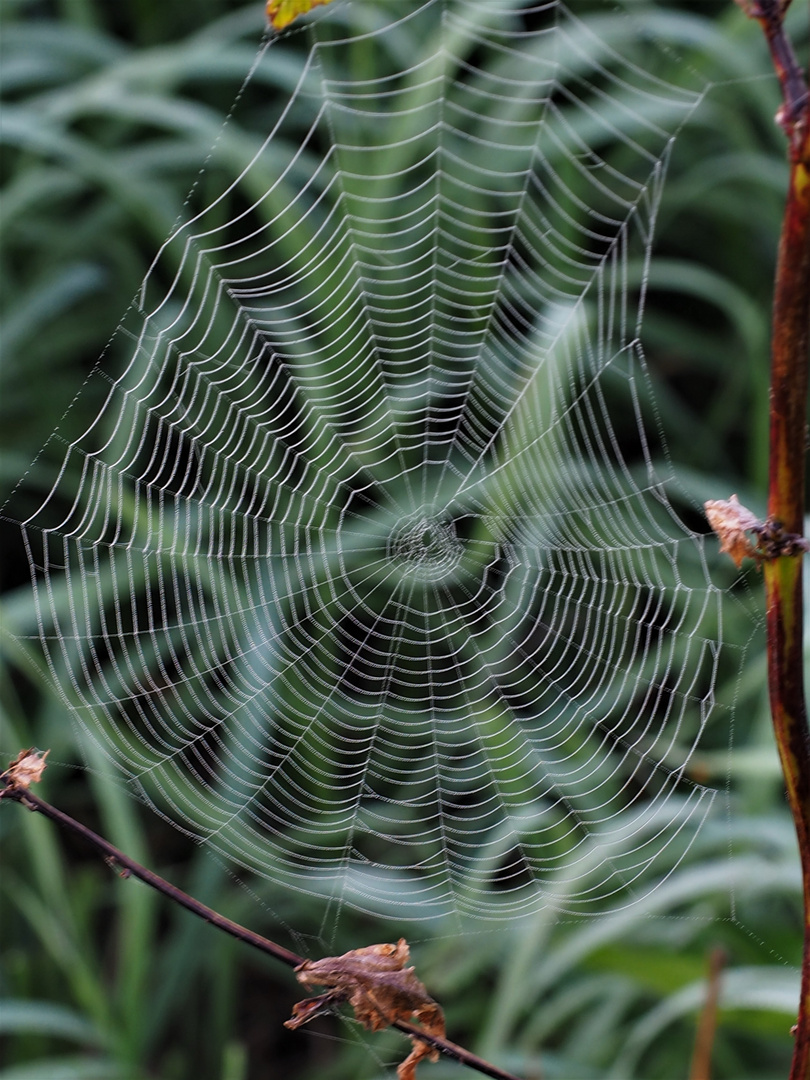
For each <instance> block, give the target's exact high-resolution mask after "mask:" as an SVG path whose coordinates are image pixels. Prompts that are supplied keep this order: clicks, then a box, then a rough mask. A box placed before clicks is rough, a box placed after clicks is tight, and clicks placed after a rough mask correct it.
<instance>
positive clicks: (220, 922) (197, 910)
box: [0, 773, 520, 1080]
mask: <svg viewBox="0 0 810 1080" xmlns="http://www.w3.org/2000/svg"><path fill="white" fill-rule="evenodd" d="M0 799H9V800H12V801H14V802H18V803H21V804H22V805H23V806H25V807H27V808H28V809H29V810H34V811H36V812H37V813H40V814H43V815H44V816H45V817H47V818H50V820H51V821H54V822H56V824H57V825H61V826H62V828H65V829H68V830H69V831H70V832H72V833H75V834H76V835H78V836H81V837H82V838H83V839H84V840H86V841H87V842H88V843H89V844H90V845H91V846H92V847H94V848H95V849H96V850H97V851H99V852H101V854H102V855H103V856H104V857H105V859H106V860H107V862H109V863H110V865H112V866H113V867H114V868H115V869H117V870H118V871H119V872H121V873H123V875H124V876H126V877H129V876H130V875H132V877H136V878H139V879H140V880H141V881H143V882H144V883H145V884H147V885H149V886H150V887H151V888H153V889H155V890H156V891H157V892H159V893H162V894H163V896H165V897H167V898H168V899H169V900H172V901H173V902H174V903H175V904H179V905H180V906H181V907H184V908H186V910H187V911H190V912H192V914H194V915H197V916H198V917H199V918H201V919H204V920H205V921H206V922H209V923H211V924H212V926H216V927H217V929H219V930H224V931H225V933H226V934H230V935H231V937H235V938H237V939H238V940H239V941H242V942H244V943H245V944H246V945H250V946H251V947H252V948H254V949H258V950H259V951H260V952H263V953H267V954H268V955H269V956H272V957H273V958H274V959H276V960H280V961H281V962H282V963H283V964H287V966H288V967H292V968H296V967H298V965H299V964H302V963H303V962H304V958H303V957H302V956H297V955H296V954H295V953H294V952H290V950H289V949H285V948H284V947H283V946H282V945H277V944H276V943H275V942H274V941H270V940H269V938H266V937H262V935H261V934H256V933H254V931H252V930H248V929H247V927H245V926H240V924H239V923H236V922H233V920H231V919H226V918H225V916H224V915H220V914H219V912H217V911H214V909H213V908H210V907H207V906H206V905H205V904H202V903H200V901H199V900H195V899H194V897H193V896H189V895H188V893H184V892H183V891H182V890H181V889H178V888H177V886H175V885H172V884H171V883H170V882H168V881H166V879H165V878H162V877H160V876H159V875H158V874H155V873H154V872H153V871H152V870H148V869H147V868H146V867H145V866H141V864H140V863H138V862H136V861H135V860H134V859H131V858H130V857H129V856H128V855H125V854H124V853H123V852H122V851H119V850H118V848H117V847H115V846H114V845H113V844H111V843H110V842H109V841H108V840H105V839H104V837H103V836H99V834H98V833H96V832H93V830H92V829H88V828H87V826H86V825H82V823H81V822H80V821H77V820H76V819H75V818H72V817H70V815H69V814H66V813H64V811H62V810H59V809H57V807H55V806H51V804H50V803H47V802H45V800H44V799H40V798H39V797H38V796H37V795H34V794H33V792H31V791H29V790H28V788H27V787H25V786H23V785H21V784H16V783H14V782H13V781H12V780H10V779H9V775H8V773H2V774H0ZM391 1027H395V1028H396V1029H397V1030H398V1031H401V1032H402V1034H403V1035H408V1036H411V1037H413V1036H415V1037H416V1038H418V1039H420V1040H421V1041H422V1042H426V1043H429V1044H430V1045H431V1046H434V1047H435V1048H436V1049H437V1050H439V1051H440V1052H441V1053H443V1054H446V1055H447V1056H448V1057H451V1058H453V1059H454V1060H455V1061H458V1062H459V1063H460V1064H462V1065H466V1066H467V1067H468V1068H470V1069H474V1070H475V1071H476V1072H479V1073H482V1074H483V1075H484V1076H490V1077H492V1078H493V1080H520V1078H519V1077H517V1076H515V1075H514V1074H513V1073H508V1072H505V1071H504V1070H503V1069H499V1068H498V1066H497V1065H491V1064H490V1063H489V1062H488V1061H484V1059H483V1058H480V1057H478V1055H477V1054H473V1053H472V1052H471V1051H469V1050H465V1049H464V1047H463V1046H459V1045H458V1044H457V1043H454V1042H451V1041H450V1040H449V1039H444V1038H441V1037H440V1036H438V1035H431V1034H429V1033H428V1032H426V1031H423V1030H422V1029H421V1028H420V1027H417V1026H416V1025H415V1024H409V1023H406V1022H405V1021H404V1020H395V1021H394V1022H393V1023H392V1024H391Z"/></svg>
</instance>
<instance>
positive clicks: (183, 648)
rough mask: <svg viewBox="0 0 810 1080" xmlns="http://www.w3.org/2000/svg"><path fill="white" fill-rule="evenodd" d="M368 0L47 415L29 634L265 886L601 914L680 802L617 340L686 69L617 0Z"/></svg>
mask: <svg viewBox="0 0 810 1080" xmlns="http://www.w3.org/2000/svg"><path fill="white" fill-rule="evenodd" d="M395 9H396V10H395ZM364 10H365V9H364V8H363V5H358V4H354V5H348V4H342V3H341V2H340V0H337V2H336V3H335V4H334V5H332V6H330V7H329V8H323V9H319V12H318V16H317V17H316V18H314V19H313V20H312V23H311V27H310V29H308V30H307V33H308V34H309V35H311V36H310V47H309V52H308V56H307V61H306V65H305V67H304V71H303V75H302V77H301V80H300V82H299V84H298V86H297V88H296V89H295V91H294V93H293V94H292V95H291V97H290V99H289V101H287V102H285V103H284V105H283V107H282V108H280V109H279V110H278V116H277V119H276V120H275V122H274V124H273V125H272V128H271V130H269V133H268V136H267V139H266V141H265V142H264V143H263V144H262V145H261V146H259V147H258V148H257V150H256V153H255V155H254V156H253V157H252V159H251V160H250V161H249V163H248V164H247V165H246V167H245V168H244V170H243V171H242V173H241V174H240V175H239V177H238V178H237V179H236V180H235V181H234V183H233V184H232V185H231V186H230V187H229V188H227V189H226V190H223V191H222V192H221V193H220V194H219V195H217V196H216V197H214V198H213V199H211V201H210V202H209V203H208V204H207V205H204V206H200V207H199V208H196V209H195V210H194V211H193V212H192V211H190V212H189V215H188V219H187V220H185V221H183V222H182V223H180V224H179V225H178V227H177V228H176V230H175V231H174V232H173V234H172V235H171V236H170V237H169V238H168V240H167V241H166V243H165V245H164V246H163V248H162V250H161V251H160V252H159V254H158V256H157V258H156V260H155V262H154V264H153V266H152V268H151V270H150V273H149V275H148V276H147V278H146V280H145V281H144V284H143V287H142V290H141V292H140V294H139V296H138V297H137V299H136V302H135V303H134V304H133V306H132V308H131V310H130V311H129V312H128V313H127V315H126V317H125V318H124V320H123V322H122V324H121V326H120V328H119V331H118V334H117V338H116V347H117V349H118V350H119V352H120V353H121V355H123V356H124V362H123V363H122V364H121V367H120V369H116V370H110V368H111V367H112V366H113V365H112V364H111V361H110V360H109V358H108V359H105V360H102V361H101V362H100V364H99V366H98V368H97V369H96V371H95V372H94V374H93V375H92V376H91V382H93V383H99V382H102V383H103V382H104V381H105V380H106V381H107V383H108V384H109V386H108V390H107V392H106V398H105V400H104V404H103V407H102V408H101V409H100V411H99V413H98V416H97V417H96V420H95V421H94V423H93V425H92V426H91V428H90V429H89V430H86V431H83V432H75V431H71V414H70V412H69V413H68V414H67V415H66V418H65V420H64V422H63V424H62V425H61V427H60V429H59V431H58V432H57V435H56V438H55V441H54V444H53V445H54V446H60V447H61V450H60V464H59V466H58V469H57V472H56V474H55V482H54V484H53V487H52V489H51V491H50V492H49V494H48V496H47V498H46V499H45V500H44V501H43V503H42V505H41V506H40V507H39V509H38V510H37V511H36V513H34V514H33V515H31V516H30V517H28V518H27V519H26V520H25V522H23V523H22V530H23V535H24V538H25V541H26V545H27V549H28V552H29V559H30V564H31V568H32V579H33V582H34V588H35V590H36V595H37V600H38V606H39V619H40V639H41V645H42V648H43V650H44V654H45V657H46V659H47V663H48V667H49V670H50V673H51V676H52V679H53V681H54V683H55V685H56V686H57V687H58V688H59V690H60V693H61V694H62V695H63V698H64V700H65V701H66V703H67V704H68V706H69V708H70V710H71V713H72V715H73V716H74V717H75V719H76V721H77V722H78V724H79V725H80V726H81V728H82V729H83V730H84V731H85V732H86V733H87V734H88V735H89V736H90V737H91V738H92V739H93V740H94V741H95V742H96V743H97V745H98V746H99V747H100V748H101V749H102V750H103V751H104V753H105V754H107V755H108V756H109V757H110V758H111V759H112V760H113V761H114V762H115V764H116V766H117V768H118V769H119V770H120V772H121V774H122V775H123V776H124V777H125V778H126V780H127V782H128V783H129V784H131V785H132V787H133V789H134V790H136V791H137V792H138V793H139V795H140V796H141V797H143V798H145V799H146V800H147V801H148V802H149V803H150V804H151V805H153V806H154V807H156V808H157V809H158V810H159V811H160V812H161V813H163V814H165V815H166V816H167V817H168V818H169V819H170V820H172V821H173V822H175V823H176V824H177V825H178V826H179V827H181V828H183V829H184V830H186V831H187V832H188V833H190V834H191V835H193V836H194V837H195V838H197V839H198V840H199V841H200V842H201V843H204V844H207V845H209V846H210V847H211V848H212V849H213V850H215V851H217V852H220V853H221V854H223V855H225V856H226V857H227V858H228V859H229V860H233V861H234V862H235V863H236V864H238V865H239V866H241V867H243V868H244V869H246V870H248V871H251V872H254V873H256V874H259V875H264V876H266V877H269V878H271V879H272V880H273V881H275V882H277V883H278V884H279V885H280V886H284V887H288V888H291V889H295V890H300V891H303V892H306V893H312V894H316V895H320V896H323V897H324V898H327V899H336V900H338V901H339V902H340V903H341V904H348V905H352V906H354V907H356V908H359V909H363V910H367V911H373V912H388V913H391V912H392V911H395V912H396V913H397V915H398V916H399V917H401V918H414V919H418V918H425V917H430V916H433V915H442V914H447V913H460V914H464V915H473V916H487V917H489V916H493V915H494V916H507V915H508V916H514V915H515V914H517V913H521V912H529V911H533V910H536V909H537V908H538V907H541V906H543V905H555V906H557V907H558V908H559V909H560V910H564V911H567V912H575V913H587V912H589V911H592V910H594V909H596V908H601V909H604V907H605V906H611V905H622V904H627V903H632V902H633V899H634V897H637V896H638V895H639V894H640V893H643V892H644V891H645V890H648V889H649V888H652V887H653V886H654V884H655V882H656V881H658V880H660V878H661V876H662V875H665V874H666V873H667V872H669V871H670V870H671V868H672V866H673V865H675V864H676V863H677V860H678V859H679V858H680V857H681V856H682V855H683V853H684V852H685V851H686V850H687V849H688V846H689V843H690V839H691V838H692V837H693V836H694V834H695V831H696V829H697V828H698V826H699V824H700V822H701V821H702V820H703V819H704V817H705V815H706V814H707V812H708V809H709V807H710V805H711V802H712V798H713V794H714V793H713V791H712V790H711V789H709V788H707V787H704V786H701V785H700V784H698V783H696V782H695V781H694V780H693V779H690V778H689V777H688V776H687V775H686V772H685V767H686V765H687V763H688V761H689V757H690V754H691V751H692V750H693V748H694V747H695V745H696V744H697V740H698V739H699V737H700V734H701V732H702V730H703V728H704V725H705V724H706V722H707V719H708V717H709V715H710V712H711V708H712V703H713V693H714V690H713V688H714V680H715V673H716V669H717V664H718V659H719V655H720V651H721V647H722V642H721V637H720V634H719V627H720V625H721V616H720V594H719V592H718V590H717V589H716V588H715V587H714V586H713V585H712V582H711V579H710V576H709V572H708V569H707V566H706V562H705V557H704V552H703V548H702V541H701V538H700V537H698V536H696V535H695V534H694V533H693V532H692V531H691V530H690V529H689V528H688V527H687V526H686V525H684V524H683V523H682V521H681V520H680V518H679V516H678V514H677V513H676V511H675V509H674V508H673V506H672V504H671V502H670V496H669V494H668V491H669V486H671V482H672V477H671V475H670V474H669V473H668V471H667V467H666V465H665V464H664V465H663V466H662V464H661V463H662V462H664V463H665V462H666V456H665V452H664V447H663V443H662V437H661V434H660V432H659V430H658V424H657V421H656V416H655V408H654V401H653V398H652V393H651V388H650V380H649V378H648V374H647V370H646V366H645V359H644V353H643V347H642V328H641V314H642V309H643V300H644V287H645V280H646V273H647V265H648V261H649V259H650V253H651V245H652V238H653V230H654V225H655V218H656V213H657V210H658V206H659V201H660V197H661V190H662V184H663V179H664V174H665V171H666V166H667V160H668V156H669V154H670V151H671V147H672V144H673V140H674V138H675V136H676V134H677V132H678V129H679V128H680V127H681V125H683V124H684V123H685V122H686V121H687V120H688V119H689V117H690V115H691V113H692V112H693V110H694V108H695V107H696V105H697V103H698V102H699V100H700V98H701V95H702V93H703V92H704V89H705V88H704V87H702V86H700V85H692V82H693V78H694V77H693V73H692V72H691V71H688V70H686V71H684V70H681V69H680V68H679V67H678V65H677V64H675V63H673V62H672V58H671V57H668V56H667V54H665V53H663V54H661V56H658V57H657V58H656V57H655V55H654V42H651V41H650V39H649V37H648V36H647V35H646V34H645V33H642V32H641V30H640V29H639V27H637V26H636V24H635V23H634V21H633V20H632V18H630V17H629V16H628V19H627V20H626V24H625V27H624V29H625V31H626V32H625V33H623V34H622V36H621V38H620V39H619V38H617V37H616V36H615V31H613V30H611V34H613V35H614V36H613V37H609V36H607V28H608V25H610V26H611V27H613V26H615V20H613V21H612V22H611V23H610V24H608V23H604V25H603V26H601V27H600V24H599V18H598V12H597V14H596V16H594V17H593V18H592V19H589V20H588V21H583V20H581V19H579V18H577V17H576V16H575V15H574V14H573V13H572V12H571V11H570V10H569V9H568V8H567V7H566V6H565V5H564V4H562V3H557V2H547V3H541V4H534V5H526V4H518V3H500V4H486V5H484V4H479V3H472V2H464V0H460V2H458V3H444V2H440V0H427V2H423V3H405V4H397V5H389V6H387V7H385V6H384V7H383V8H379V7H377V8H374V9H373V11H374V19H371V18H369V19H368V20H367V22H366V23H365V24H364V21H363V17H362V12H363V11H364ZM369 10H371V9H369ZM358 13H359V14H358ZM353 20H354V21H353ZM394 31H396V34H395V33H394ZM602 31H604V33H603V32H602ZM409 34H411V38H412V41H413V49H412V50H411V51H409V52H408V54H407V55H405V54H404V53H403V50H402V48H401V42H402V41H403V40H407V38H408V35H409ZM296 40H298V39H297V38H296ZM285 47H288V46H287V44H285V39H279V40H274V41H272V42H270V43H269V44H268V45H266V46H265V51H264V54H263V56H262V58H261V59H260V61H259V63H260V64H271V63H273V58H274V56H275V55H276V53H277V52H278V51H279V50H282V49H284V48H285ZM350 50H354V55H358V56H359V55H361V54H362V56H363V57H364V58H365V61H364V63H363V64H358V71H359V73H358V74H356V75H351V76H350V75H347V64H346V61H345V57H346V55H347V51H350ZM190 205H193V204H190ZM114 352H115V351H114V350H113V354H114ZM113 354H111V355H113ZM676 750H677V752H675V751H676ZM673 762H674V764H673ZM561 880H562V881H564V888H562V887H561V886H560V881H561Z"/></svg>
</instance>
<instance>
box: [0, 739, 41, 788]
mask: <svg viewBox="0 0 810 1080" xmlns="http://www.w3.org/2000/svg"><path fill="white" fill-rule="evenodd" d="M49 752H50V751H48V750H46V751H45V752H44V753H42V754H41V753H40V752H39V750H35V749H34V748H33V747H32V748H31V749H30V750H21V751H20V752H19V754H17V756H16V757H15V758H14V760H13V761H11V762H9V766H8V768H7V769H6V771H5V773H4V774H3V777H4V779H5V781H6V786H7V787H10V788H24V789H25V790H26V791H27V790H28V788H29V787H30V786H31V784H38V783H39V781H40V780H41V779H42V774H43V772H44V771H45V758H46V757H47V756H48V754H49Z"/></svg>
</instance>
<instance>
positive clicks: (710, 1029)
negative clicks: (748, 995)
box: [689, 949, 726, 1080]
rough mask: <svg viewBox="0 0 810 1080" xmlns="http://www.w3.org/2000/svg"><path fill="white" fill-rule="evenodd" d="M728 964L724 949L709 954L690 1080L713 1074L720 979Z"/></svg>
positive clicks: (708, 1078)
mask: <svg viewBox="0 0 810 1080" xmlns="http://www.w3.org/2000/svg"><path fill="white" fill-rule="evenodd" d="M725 965H726V954H725V952H724V951H723V950H722V949H712V951H711V953H710V954H709V978H708V985H707V987H706V1000H705V1001H704V1003H703V1008H702V1009H701V1011H700V1020H699V1022H698V1029H697V1035H696V1036H695V1048H694V1051H693V1053H692V1066H691V1068H690V1070H689V1080H710V1077H711V1075H712V1050H713V1048H714V1038H715V1035H716V1033H717V1010H718V1006H719V1004H720V981H721V976H722V974H723V968H724V967H725Z"/></svg>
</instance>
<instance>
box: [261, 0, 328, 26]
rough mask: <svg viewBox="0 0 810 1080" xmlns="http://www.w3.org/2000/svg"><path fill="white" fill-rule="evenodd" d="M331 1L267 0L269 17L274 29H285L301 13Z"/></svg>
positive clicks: (303, 13) (304, 13)
mask: <svg viewBox="0 0 810 1080" xmlns="http://www.w3.org/2000/svg"><path fill="white" fill-rule="evenodd" d="M329 2H330V0H267V18H268V21H269V22H270V25H271V26H272V27H273V29H274V30H284V29H286V27H288V26H289V25H290V23H291V22H294V21H295V19H297V18H298V16H299V15H306V13H307V12H308V11H311V10H312V9H313V8H314V7H320V5H321V4H328V3H329Z"/></svg>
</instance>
